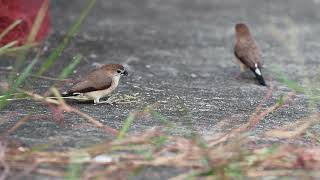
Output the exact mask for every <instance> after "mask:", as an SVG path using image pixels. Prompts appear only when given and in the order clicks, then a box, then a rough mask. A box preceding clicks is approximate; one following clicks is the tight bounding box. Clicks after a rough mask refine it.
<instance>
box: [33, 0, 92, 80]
mask: <svg viewBox="0 0 320 180" xmlns="http://www.w3.org/2000/svg"><path fill="white" fill-rule="evenodd" d="M95 3H96V0H89V3H88V6H87V7H86V9H85V10H84V11H83V12H82V13H81V15H80V17H79V19H78V20H77V21H76V23H75V24H74V25H73V26H72V27H71V29H70V30H69V31H68V33H67V35H66V37H65V38H64V39H63V41H62V43H60V45H59V46H58V47H57V48H56V49H55V50H54V51H53V52H52V53H51V54H50V56H49V57H48V59H47V60H46V62H45V63H44V64H43V65H42V66H41V68H40V70H39V72H38V73H37V75H38V76H41V75H42V74H43V73H44V72H46V71H47V70H48V69H49V68H50V67H51V66H52V65H53V63H54V62H55V61H56V60H57V59H58V57H59V56H60V54H61V53H62V51H63V50H64V49H65V47H66V46H67V45H68V43H69V41H70V40H71V38H73V37H74V36H75V35H76V34H77V32H78V31H79V29H80V26H81V24H82V23H83V22H84V20H85V18H86V17H87V16H88V14H89V12H90V11H91V9H92V7H93V6H94V4H95Z"/></svg>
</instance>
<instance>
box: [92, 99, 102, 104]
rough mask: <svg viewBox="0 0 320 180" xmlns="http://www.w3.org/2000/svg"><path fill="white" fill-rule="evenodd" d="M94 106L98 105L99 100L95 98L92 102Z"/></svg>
mask: <svg viewBox="0 0 320 180" xmlns="http://www.w3.org/2000/svg"><path fill="white" fill-rule="evenodd" d="M93 103H94V105H97V104H100V103H101V102H100V98H96V99H94V100H93Z"/></svg>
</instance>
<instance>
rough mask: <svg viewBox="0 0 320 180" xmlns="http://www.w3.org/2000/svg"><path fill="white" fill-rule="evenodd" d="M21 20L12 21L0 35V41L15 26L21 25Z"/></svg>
mask: <svg viewBox="0 0 320 180" xmlns="http://www.w3.org/2000/svg"><path fill="white" fill-rule="evenodd" d="M21 22H22V21H21V19H18V20H16V21H14V22H13V23H12V24H11V25H10V26H8V27H7V28H6V29H5V30H4V31H3V32H2V33H1V34H0V40H1V39H2V38H3V37H4V36H6V35H7V34H8V33H9V32H10V31H11V30H12V29H14V28H15V27H16V26H18V25H19V24H20V23H21Z"/></svg>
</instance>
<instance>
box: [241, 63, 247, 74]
mask: <svg viewBox="0 0 320 180" xmlns="http://www.w3.org/2000/svg"><path fill="white" fill-rule="evenodd" d="M246 69H248V67H247V66H246V65H244V64H243V63H240V71H241V72H245V71H246Z"/></svg>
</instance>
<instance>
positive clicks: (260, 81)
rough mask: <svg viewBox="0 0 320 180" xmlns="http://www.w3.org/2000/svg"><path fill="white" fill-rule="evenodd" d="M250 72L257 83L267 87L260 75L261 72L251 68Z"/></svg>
mask: <svg viewBox="0 0 320 180" xmlns="http://www.w3.org/2000/svg"><path fill="white" fill-rule="evenodd" d="M251 71H252V72H253V73H254V75H255V76H256V78H257V80H258V82H259V83H260V84H261V85H262V86H267V84H266V82H265V80H264V78H263V76H262V73H261V70H260V69H259V68H252V69H251Z"/></svg>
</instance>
